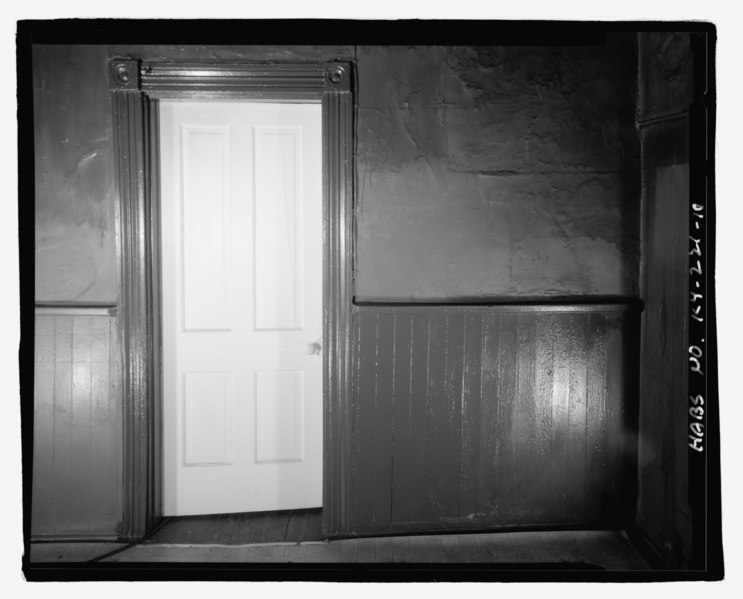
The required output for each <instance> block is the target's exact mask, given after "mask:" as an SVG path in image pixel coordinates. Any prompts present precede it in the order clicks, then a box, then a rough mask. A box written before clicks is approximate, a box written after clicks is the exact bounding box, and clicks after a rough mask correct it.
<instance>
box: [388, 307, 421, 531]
mask: <svg viewBox="0 0 743 599" xmlns="http://www.w3.org/2000/svg"><path fill="white" fill-rule="evenodd" d="M394 334H395V346H394V363H393V373H394V376H393V384H394V388H393V390H392V392H393V397H394V404H393V406H392V409H393V414H392V473H391V474H392V483H391V487H392V491H391V492H392V497H391V512H390V520H391V521H393V520H394V521H400V522H405V521H407V520H408V519H410V517H411V516H414V515H415V509H414V508H413V509H410V506H409V502H410V498H411V496H412V495H414V494H415V492H416V490H415V487H414V486H412V480H411V479H410V477H408V476H406V473H407V472H409V471H410V470H411V469H412V468H413V467H414V466H415V464H414V462H413V461H412V460H413V444H412V438H411V437H412V435H411V424H412V422H411V408H412V405H411V400H412V374H413V371H412V367H411V359H412V355H413V353H412V352H413V344H412V334H413V318H412V315H410V314H396V315H395V331H394ZM398 373H399V376H398ZM405 373H406V374H407V376H405V375H404V374H405Z"/></svg>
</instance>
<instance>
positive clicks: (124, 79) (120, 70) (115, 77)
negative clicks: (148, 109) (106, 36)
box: [109, 60, 139, 90]
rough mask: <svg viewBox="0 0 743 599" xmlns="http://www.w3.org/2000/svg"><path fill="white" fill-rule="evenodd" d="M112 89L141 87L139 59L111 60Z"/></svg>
mask: <svg viewBox="0 0 743 599" xmlns="http://www.w3.org/2000/svg"><path fill="white" fill-rule="evenodd" d="M109 75H110V82H111V89H113V90H117V89H133V90H136V89H139V61H136V60H112V61H110V62H109Z"/></svg>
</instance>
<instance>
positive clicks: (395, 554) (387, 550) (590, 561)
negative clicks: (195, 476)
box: [31, 531, 648, 571]
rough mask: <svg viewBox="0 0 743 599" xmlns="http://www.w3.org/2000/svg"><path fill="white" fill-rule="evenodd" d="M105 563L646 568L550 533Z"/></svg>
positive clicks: (608, 546) (619, 535)
mask: <svg viewBox="0 0 743 599" xmlns="http://www.w3.org/2000/svg"><path fill="white" fill-rule="evenodd" d="M116 547H125V545H116V544H108V543H32V545H31V562H33V563H41V562H56V563H59V562H80V561H87V560H90V559H93V558H95V557H96V556H101V555H104V554H105V553H108V552H109V551H111V550H112V549H115V548H116ZM102 561H106V562H236V563H266V562H272V563H308V562H311V563H402V564H406V563H440V564H461V563H492V564H503V563H506V564H535V563H538V564H547V565H550V564H551V565H560V564H565V563H566V562H569V563H572V564H575V565H576V566H586V565H588V566H591V567H596V568H601V569H604V570H610V571H635V570H647V569H648V568H647V566H646V565H645V564H644V563H643V561H642V560H641V559H640V558H639V556H638V555H637V553H636V552H635V551H634V550H633V549H632V546H631V545H630V543H629V541H628V539H627V536H626V535H625V534H624V533H623V532H618V531H550V532H511V533H492V534H463V535H426V536H402V537H375V538H364V539H345V540H337V541H330V542H302V543H291V542H280V543H264V544H257V543H252V544H248V545H236V544H230V545H217V544H213V545H207V544H170V543H162V544H160V543H157V544H156V543H150V544H143V545H136V546H134V547H129V548H128V549H126V550H124V551H122V552H120V553H117V554H114V555H111V556H109V557H108V558H106V559H105V560H102Z"/></svg>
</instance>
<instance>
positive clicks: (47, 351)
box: [31, 309, 122, 536]
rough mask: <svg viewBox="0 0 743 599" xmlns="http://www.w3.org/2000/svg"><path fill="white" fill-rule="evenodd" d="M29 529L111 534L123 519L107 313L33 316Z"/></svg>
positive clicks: (111, 326)
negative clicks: (32, 437)
mask: <svg viewBox="0 0 743 599" xmlns="http://www.w3.org/2000/svg"><path fill="white" fill-rule="evenodd" d="M35 323H36V330H35V355H36V363H35V376H34V385H35V386H34V406H35V407H34V414H35V418H34V472H33V501H32V516H31V519H32V534H33V535H34V536H69V535H72V536H75V535H78V536H79V535H114V534H116V533H117V532H118V530H117V527H118V525H119V522H120V521H121V494H122V487H121V434H120V430H121V424H122V420H121V418H122V414H121V402H120V398H119V397H118V384H117V380H116V376H117V369H116V362H115V356H116V355H117V349H116V348H117V342H116V338H115V336H114V333H113V332H114V330H115V325H114V320H113V318H112V317H110V316H101V315H87V314H85V313H84V309H81V311H80V312H79V313H74V314H56V315H55V314H43V313H39V314H37V316H36V320H35Z"/></svg>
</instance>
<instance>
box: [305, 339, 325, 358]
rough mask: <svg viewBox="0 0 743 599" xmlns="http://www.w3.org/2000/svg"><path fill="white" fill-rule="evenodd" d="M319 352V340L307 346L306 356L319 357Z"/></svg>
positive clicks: (320, 349) (320, 343) (320, 346)
mask: <svg viewBox="0 0 743 599" xmlns="http://www.w3.org/2000/svg"><path fill="white" fill-rule="evenodd" d="M321 351H322V342H321V340H320V339H317V340H316V341H314V342H313V343H308V344H307V355H308V356H312V355H316V356H319V355H320V352H321Z"/></svg>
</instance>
